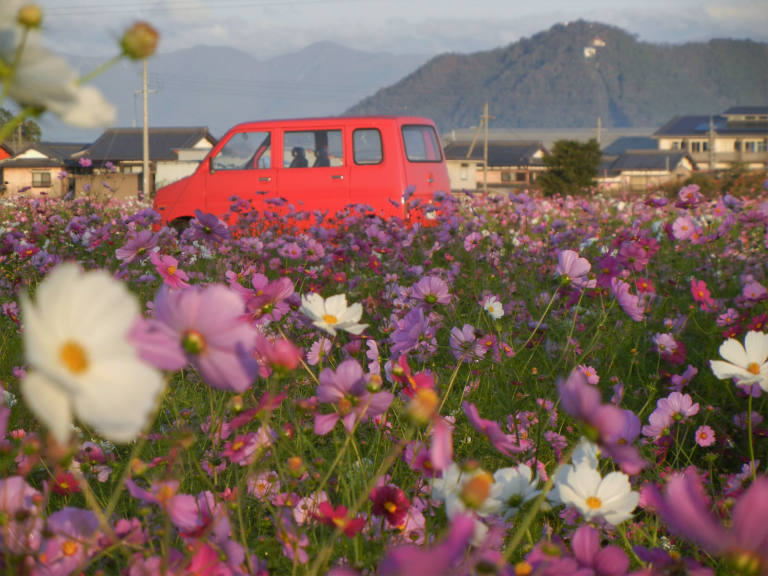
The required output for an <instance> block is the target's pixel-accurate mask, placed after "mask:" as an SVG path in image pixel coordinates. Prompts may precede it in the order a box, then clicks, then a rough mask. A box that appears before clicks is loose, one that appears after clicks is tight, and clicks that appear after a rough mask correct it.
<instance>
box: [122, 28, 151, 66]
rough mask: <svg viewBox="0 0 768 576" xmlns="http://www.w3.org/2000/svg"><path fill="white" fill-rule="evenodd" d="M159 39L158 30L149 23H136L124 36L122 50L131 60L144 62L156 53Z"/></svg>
mask: <svg viewBox="0 0 768 576" xmlns="http://www.w3.org/2000/svg"><path fill="white" fill-rule="evenodd" d="M159 37H160V35H159V34H158V33H157V30H155V28H153V27H152V26H151V25H150V24H148V23H147V22H136V23H135V24H134V25H133V26H131V27H130V28H128V30H126V31H125V33H124V34H123V37H122V39H121V40H120V48H122V50H123V54H125V55H126V56H128V57H129V58H132V59H134V60H142V59H144V58H149V57H150V56H152V54H154V53H155V50H157V42H158V39H159Z"/></svg>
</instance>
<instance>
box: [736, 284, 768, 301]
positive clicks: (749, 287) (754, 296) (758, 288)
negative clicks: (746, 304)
mask: <svg viewBox="0 0 768 576" xmlns="http://www.w3.org/2000/svg"><path fill="white" fill-rule="evenodd" d="M741 295H742V296H744V298H746V299H747V300H751V301H753V302H754V301H757V300H765V299H766V298H768V290H767V289H766V288H765V286H763V285H762V284H760V282H757V281H756V280H752V281H751V282H747V283H746V284H744V287H743V288H742V290H741Z"/></svg>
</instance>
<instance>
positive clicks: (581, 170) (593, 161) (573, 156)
mask: <svg viewBox="0 0 768 576" xmlns="http://www.w3.org/2000/svg"><path fill="white" fill-rule="evenodd" d="M601 158H602V153H601V152H600V145H599V144H598V143H597V140H595V139H594V138H593V139H591V140H590V141H589V142H579V141H577V140H558V141H556V142H555V144H554V146H553V147H552V151H551V152H550V154H548V155H547V156H545V157H544V164H545V165H546V166H547V168H548V170H547V171H546V172H544V174H542V175H541V176H540V177H539V179H538V181H537V182H538V184H539V186H541V189H542V190H543V191H544V193H545V194H558V193H559V194H578V193H580V192H581V191H582V190H583V189H584V188H589V187H591V186H592V185H594V180H595V178H596V177H597V174H598V170H599V168H600V159H601Z"/></svg>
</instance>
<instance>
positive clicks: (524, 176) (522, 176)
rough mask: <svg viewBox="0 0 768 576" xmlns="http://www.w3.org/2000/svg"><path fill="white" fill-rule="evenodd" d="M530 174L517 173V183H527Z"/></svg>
mask: <svg viewBox="0 0 768 576" xmlns="http://www.w3.org/2000/svg"><path fill="white" fill-rule="evenodd" d="M527 176H528V173H527V172H516V173H515V180H516V181H517V182H527V181H528V178H527Z"/></svg>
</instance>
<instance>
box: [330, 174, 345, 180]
mask: <svg viewBox="0 0 768 576" xmlns="http://www.w3.org/2000/svg"><path fill="white" fill-rule="evenodd" d="M331 180H344V174H333V175H332V176H331Z"/></svg>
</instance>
